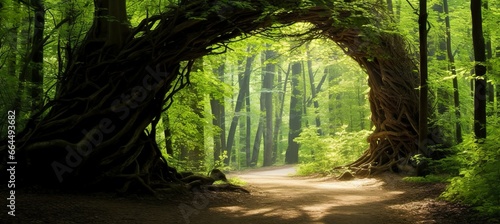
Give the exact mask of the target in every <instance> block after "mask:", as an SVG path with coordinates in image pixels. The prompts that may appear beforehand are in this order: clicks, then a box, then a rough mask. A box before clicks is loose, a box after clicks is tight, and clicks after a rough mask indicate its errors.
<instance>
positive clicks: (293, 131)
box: [285, 62, 303, 164]
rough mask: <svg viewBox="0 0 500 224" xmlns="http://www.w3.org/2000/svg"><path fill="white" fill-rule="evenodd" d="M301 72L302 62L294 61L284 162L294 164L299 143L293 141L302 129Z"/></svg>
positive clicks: (297, 158)
mask: <svg viewBox="0 0 500 224" xmlns="http://www.w3.org/2000/svg"><path fill="white" fill-rule="evenodd" d="M301 74H302V63H300V62H294V63H293V65H292V76H291V84H290V85H291V87H292V94H291V96H290V115H289V116H290V119H289V126H290V128H289V131H288V148H287V149H286V155H285V163H287V164H294V163H298V162H299V143H297V142H296V141H294V139H295V138H296V137H299V134H300V132H301V130H302V97H303V95H302V93H301V91H300V89H299V79H300V78H299V77H300V75H301Z"/></svg>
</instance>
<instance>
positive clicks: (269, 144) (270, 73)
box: [262, 50, 277, 166]
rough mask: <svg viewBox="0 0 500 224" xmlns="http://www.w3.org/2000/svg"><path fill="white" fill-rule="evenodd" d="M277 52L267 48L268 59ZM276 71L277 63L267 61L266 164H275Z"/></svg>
mask: <svg viewBox="0 0 500 224" xmlns="http://www.w3.org/2000/svg"><path fill="white" fill-rule="evenodd" d="M276 55H277V54H276V52H274V51H271V50H267V51H265V53H264V56H265V58H266V60H269V59H273V58H275V57H276ZM275 73H276V65H275V64H274V63H267V64H266V66H265V72H264V78H263V83H262V91H263V94H262V97H264V105H265V106H264V109H265V112H266V129H265V132H264V133H265V135H264V166H271V165H273V157H275V156H274V155H273V138H274V137H273V134H274V133H273V116H274V113H273V92H274V90H273V88H274V74H275Z"/></svg>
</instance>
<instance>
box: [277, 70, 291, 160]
mask: <svg viewBox="0 0 500 224" xmlns="http://www.w3.org/2000/svg"><path fill="white" fill-rule="evenodd" d="M290 68H291V66H290V64H289V65H288V69H287V71H286V73H285V79H284V80H283V88H280V86H281V83H282V82H281V80H282V79H281V76H280V75H278V83H279V84H278V87H277V88H278V89H281V91H280V92H279V93H278V105H277V108H278V110H277V114H276V121H275V123H274V129H273V130H274V133H273V137H274V140H273V141H274V144H273V148H274V149H273V152H274V153H273V154H274V158H273V162H276V159H277V157H278V153H279V150H278V146H279V141H280V136H281V134H280V127H281V123H282V120H283V110H284V107H285V96H286V87H287V84H288V75H289V74H290ZM280 71H281V70H280ZM278 74H280V73H278Z"/></svg>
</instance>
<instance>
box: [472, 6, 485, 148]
mask: <svg viewBox="0 0 500 224" xmlns="http://www.w3.org/2000/svg"><path fill="white" fill-rule="evenodd" d="M470 10H471V14H472V41H473V45H474V61H475V63H476V65H475V66H474V71H475V72H476V80H475V86H474V134H475V135H476V138H478V139H481V138H486V88H487V87H486V78H485V77H484V75H485V74H486V66H485V65H484V63H485V62H486V53H485V45H484V37H483V19H482V16H481V11H482V9H481V0H476V1H471V3H470Z"/></svg>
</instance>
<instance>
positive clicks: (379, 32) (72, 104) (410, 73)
mask: <svg viewBox="0 0 500 224" xmlns="http://www.w3.org/2000/svg"><path fill="white" fill-rule="evenodd" d="M198 3H200V4H189V5H185V6H184V5H183V6H179V7H174V8H172V9H170V10H169V11H168V12H166V13H163V14H161V15H157V16H153V17H150V18H147V19H145V20H144V21H142V22H141V23H140V24H139V25H138V26H137V27H136V28H135V29H133V30H132V31H131V34H130V36H129V37H128V38H126V40H124V42H123V43H121V47H119V46H113V45H107V44H105V43H106V42H105V40H102V39H92V37H91V35H89V36H88V38H87V39H86V40H85V41H84V43H83V45H82V46H81V47H80V49H79V51H78V53H77V55H76V57H75V60H74V61H72V62H71V66H69V69H68V71H66V73H65V76H64V79H63V80H61V88H60V91H59V94H58V96H57V97H56V99H55V100H54V101H53V102H51V103H50V104H48V105H47V106H46V107H45V109H46V110H47V111H46V112H47V114H46V115H45V116H43V117H41V119H40V120H39V121H37V122H31V123H30V124H29V125H28V127H27V128H26V130H25V131H24V132H23V134H22V135H21V136H20V139H19V140H18V142H19V149H18V159H19V160H20V162H19V163H20V164H23V167H21V168H22V169H21V171H20V172H22V173H24V174H26V175H23V177H25V180H24V181H31V182H35V183H46V184H51V185H56V186H65V187H70V188H85V189H87V188H94V187H98V188H100V189H102V188H103V187H108V188H110V189H117V188H119V189H121V190H123V191H126V190H128V189H129V188H130V186H134V187H140V188H145V189H147V190H149V191H153V189H152V186H155V185H156V184H161V183H165V182H172V181H176V172H175V170H174V169H172V168H170V167H169V166H168V164H167V162H166V161H165V160H164V159H163V157H162V156H161V153H160V150H159V149H158V146H157V144H156V139H155V125H156V124H157V123H158V121H159V119H160V117H161V116H160V114H161V112H162V110H163V109H164V108H163V105H168V103H169V100H171V96H172V95H173V94H174V93H175V92H176V91H177V90H178V89H180V88H182V87H183V86H185V85H187V84H188V83H189V72H190V69H191V66H192V63H193V61H194V60H195V59H197V58H199V57H202V56H204V55H207V54H210V53H211V52H212V51H213V50H214V48H217V46H222V47H224V44H225V43H227V42H228V41H230V40H231V39H232V38H235V37H238V36H240V35H242V34H246V35H251V34H252V33H255V32H260V31H263V30H266V29H269V28H271V27H272V26H273V24H276V23H281V24H292V23H295V22H309V23H311V24H313V25H314V28H313V30H311V32H310V33H315V34H318V35H323V36H326V37H328V38H330V39H331V40H333V41H335V42H336V43H338V44H339V45H340V46H341V47H342V49H344V51H345V52H346V54H348V55H349V56H351V57H352V58H354V60H356V61H357V62H358V63H359V64H360V66H362V67H363V68H364V69H366V71H367V73H368V75H369V86H370V88H371V89H370V93H369V101H370V107H371V111H372V118H371V119H372V121H373V124H374V125H375V130H374V132H373V134H372V135H371V136H370V137H369V139H368V141H369V142H370V148H369V149H368V150H367V151H366V152H365V153H364V154H363V156H362V157H361V158H360V159H358V160H357V161H355V162H353V163H352V164H350V165H348V167H349V168H351V169H353V170H355V171H356V173H357V174H360V175H361V174H373V173H377V172H383V171H385V170H388V169H391V167H392V166H393V165H394V164H395V163H397V162H398V161H400V160H404V159H408V158H409V157H410V156H411V155H413V154H415V153H416V150H417V148H416V144H415V140H416V139H417V131H416V129H415V127H416V124H417V123H416V122H417V120H416V119H417V118H418V116H417V111H418V110H417V108H418V106H417V102H418V100H417V97H418V96H417V92H416V87H417V78H418V75H417V72H416V67H415V65H414V63H413V60H412V58H411V57H410V55H409V53H408V51H407V50H406V49H405V46H406V45H405V42H404V39H403V38H402V37H401V36H399V35H398V34H396V33H394V32H385V31H383V28H385V25H384V22H383V21H382V19H381V18H384V17H383V16H381V13H379V12H378V11H376V10H374V8H376V7H373V6H371V5H365V3H357V2H356V1H354V2H350V3H344V2H342V4H338V5H316V6H310V7H306V8H298V7H296V6H293V7H291V8H290V6H287V5H284V6H285V8H284V7H283V6H277V5H274V6H273V5H269V4H267V5H265V4H264V3H262V1H258V2H257V1H249V2H247V4H246V5H245V7H242V6H241V5H231V3H225V5H223V6H220V5H219V6H214V5H210V4H208V3H206V2H205V1H200V2H198ZM240 3H241V2H240ZM286 7H288V8H286ZM367 12H370V13H367ZM200 18H201V19H200ZM93 27H98V26H93ZM89 32H90V33H94V31H93V30H90V31H89ZM185 61H187V62H188V63H187V64H186V63H184V64H183V63H181V62H185ZM181 65H183V66H184V67H181ZM34 120H36V119H34ZM150 124H151V125H152V126H153V129H152V132H147V131H146V128H147V127H148V125H150ZM1 150H5V148H3V149H0V151H1Z"/></svg>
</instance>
